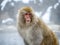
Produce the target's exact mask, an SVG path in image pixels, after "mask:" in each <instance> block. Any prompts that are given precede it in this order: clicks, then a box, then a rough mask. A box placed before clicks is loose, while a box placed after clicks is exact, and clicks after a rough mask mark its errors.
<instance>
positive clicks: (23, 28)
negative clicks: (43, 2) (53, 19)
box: [17, 6, 58, 45]
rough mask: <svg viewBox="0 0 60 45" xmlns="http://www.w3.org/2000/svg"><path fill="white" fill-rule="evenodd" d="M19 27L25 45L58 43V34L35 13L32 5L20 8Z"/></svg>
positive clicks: (54, 44) (56, 44)
mask: <svg viewBox="0 0 60 45" xmlns="http://www.w3.org/2000/svg"><path fill="white" fill-rule="evenodd" d="M17 29H18V32H19V34H20V35H21V36H22V38H23V39H24V42H25V45H58V40H57V36H56V35H55V34H54V33H53V32H52V30H51V29H49V28H48V27H47V25H46V24H45V23H44V22H43V21H42V20H41V19H40V18H38V17H37V16H36V15H35V13H34V11H33V9H32V8H31V7H28V6H26V7H23V8H21V9H20V10H19V12H18V18H17Z"/></svg>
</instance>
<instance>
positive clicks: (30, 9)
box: [20, 6, 33, 12]
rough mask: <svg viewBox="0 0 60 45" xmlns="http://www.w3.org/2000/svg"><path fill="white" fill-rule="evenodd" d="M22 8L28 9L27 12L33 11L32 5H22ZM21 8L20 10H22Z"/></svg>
mask: <svg viewBox="0 0 60 45" xmlns="http://www.w3.org/2000/svg"><path fill="white" fill-rule="evenodd" d="M21 10H24V11H27V12H31V11H33V9H32V7H29V6H26V7H22V8H21ZM21 10H20V11H21Z"/></svg>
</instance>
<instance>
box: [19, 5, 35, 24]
mask: <svg viewBox="0 0 60 45" xmlns="http://www.w3.org/2000/svg"><path fill="white" fill-rule="evenodd" d="M34 17H35V14H34V11H33V9H32V8H31V7H28V6H27V7H23V8H21V9H20V10H19V20H20V23H21V24H23V25H26V24H29V25H31V24H33V22H34V21H35V19H36V17H35V18H34Z"/></svg>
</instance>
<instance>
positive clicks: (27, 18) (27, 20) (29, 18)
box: [24, 13, 31, 23]
mask: <svg viewBox="0 0 60 45" xmlns="http://www.w3.org/2000/svg"><path fill="white" fill-rule="evenodd" d="M24 19H25V22H26V23H30V22H31V13H25V14H24Z"/></svg>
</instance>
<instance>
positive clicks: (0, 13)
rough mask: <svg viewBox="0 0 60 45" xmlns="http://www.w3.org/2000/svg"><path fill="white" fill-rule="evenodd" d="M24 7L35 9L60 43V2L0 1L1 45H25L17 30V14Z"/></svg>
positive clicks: (44, 0)
mask: <svg viewBox="0 0 60 45" xmlns="http://www.w3.org/2000/svg"><path fill="white" fill-rule="evenodd" d="M24 6H31V7H33V9H34V11H35V14H36V15H37V16H38V17H39V18H42V20H43V21H44V22H45V23H46V24H47V25H48V26H49V27H50V28H51V29H52V31H53V32H55V33H56V35H57V37H58V40H59V42H60V0H0V45H24V42H23V39H22V37H21V36H20V35H19V34H18V32H17V29H16V17H17V12H18V10H19V9H20V8H21V7H24Z"/></svg>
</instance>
